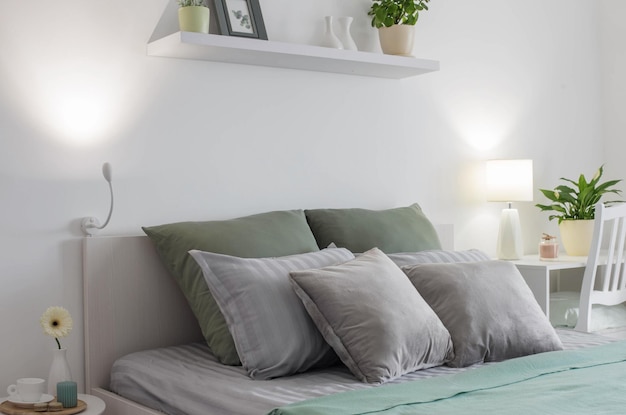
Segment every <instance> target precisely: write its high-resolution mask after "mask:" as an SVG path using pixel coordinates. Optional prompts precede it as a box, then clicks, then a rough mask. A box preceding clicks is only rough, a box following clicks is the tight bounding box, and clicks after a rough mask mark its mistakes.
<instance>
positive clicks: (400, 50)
mask: <svg viewBox="0 0 626 415" xmlns="http://www.w3.org/2000/svg"><path fill="white" fill-rule="evenodd" d="M378 38H379V39H380V47H381V49H382V50H383V53H384V54H386V55H400V56H413V44H414V43H415V25H404V24H401V25H393V26H391V27H380V28H378Z"/></svg>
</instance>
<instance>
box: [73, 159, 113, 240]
mask: <svg viewBox="0 0 626 415" xmlns="http://www.w3.org/2000/svg"><path fill="white" fill-rule="evenodd" d="M102 175H103V176H104V179H105V180H106V181H107V182H108V183H109V191H110V192H111V207H110V208H109V215H108V216H107V219H106V220H105V221H104V223H103V224H102V225H100V221H99V220H98V218H95V217H93V216H90V217H85V218H83V220H82V222H81V223H80V228H81V229H82V230H83V232H84V233H85V235H87V236H93V235H95V234H97V233H98V231H99V230H100V229H104V227H105V226H107V225H108V224H109V221H110V220H111V215H112V214H113V186H112V185H111V165H110V164H109V163H104V164H103V165H102Z"/></svg>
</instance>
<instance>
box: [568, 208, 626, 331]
mask: <svg viewBox="0 0 626 415" xmlns="http://www.w3.org/2000/svg"><path fill="white" fill-rule="evenodd" d="M625 248H626V203H624V204H618V205H614V206H611V207H606V206H604V204H602V203H598V204H597V205H596V214H595V222H594V229H593V239H592V242H591V249H590V250H589V256H588V258H587V266H586V267H585V274H584V276H583V283H582V287H581V293H580V304H579V314H578V322H577V323H576V328H575V329H576V330H578V331H584V332H589V331H591V330H590V328H591V319H592V306H593V305H594V304H602V305H607V306H613V305H617V304H620V303H623V302H625V301H626V271H625V268H626V264H625V263H624V261H625V254H624V249H625ZM624 326H626V321H625V322H624Z"/></svg>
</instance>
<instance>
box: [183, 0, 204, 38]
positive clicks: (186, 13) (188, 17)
mask: <svg viewBox="0 0 626 415" xmlns="http://www.w3.org/2000/svg"><path fill="white" fill-rule="evenodd" d="M178 5H179V6H180V8H179V9H178V25H179V27H180V30H181V31H183V32H200V33H209V17H210V10H209V8H208V7H207V5H206V4H205V3H204V0H178Z"/></svg>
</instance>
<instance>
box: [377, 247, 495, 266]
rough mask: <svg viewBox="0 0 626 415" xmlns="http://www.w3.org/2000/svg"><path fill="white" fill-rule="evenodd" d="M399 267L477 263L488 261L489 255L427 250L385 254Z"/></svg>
mask: <svg viewBox="0 0 626 415" xmlns="http://www.w3.org/2000/svg"><path fill="white" fill-rule="evenodd" d="M387 256H388V257H389V258H391V260H392V261H393V262H395V263H396V265H397V266H399V267H405V266H407V265H415V264H434V263H452V262H477V261H489V260H491V258H489V255H487V254H486V253H484V252H483V251H481V250H478V249H468V250H466V251H442V250H429V251H421V252H401V253H396V254H387Z"/></svg>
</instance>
